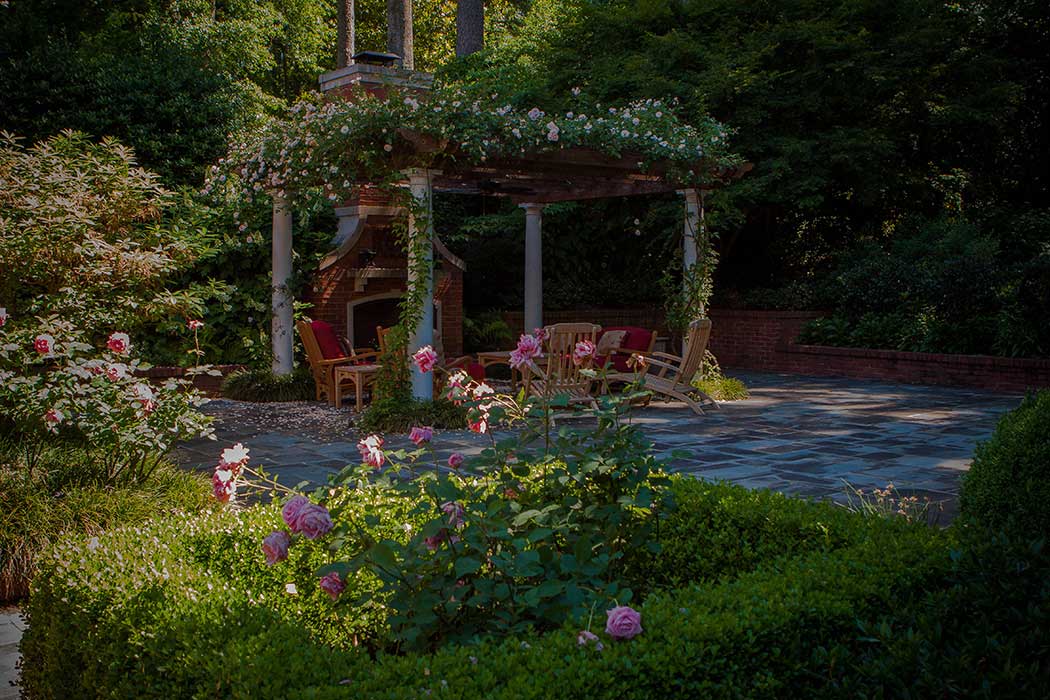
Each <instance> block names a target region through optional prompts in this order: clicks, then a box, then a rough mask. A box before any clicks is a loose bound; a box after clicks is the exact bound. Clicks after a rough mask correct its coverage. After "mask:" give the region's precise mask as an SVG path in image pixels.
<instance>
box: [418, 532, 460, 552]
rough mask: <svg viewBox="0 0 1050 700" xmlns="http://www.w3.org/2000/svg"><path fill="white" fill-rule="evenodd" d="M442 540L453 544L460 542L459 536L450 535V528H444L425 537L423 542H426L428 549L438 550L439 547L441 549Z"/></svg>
mask: <svg viewBox="0 0 1050 700" xmlns="http://www.w3.org/2000/svg"><path fill="white" fill-rule="evenodd" d="M442 542H449V543H451V544H455V543H457V542H459V537H458V536H456V535H452V536H449V534H448V530H445V529H444V528H442V529H441V531H440V532H438V534H436V535H431V536H430V537H424V538H423V544H425V545H426V546H427V549H428V550H430V551H431V552H436V551H437V550H438V549H440V548H441V543H442Z"/></svg>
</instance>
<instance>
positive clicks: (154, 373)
mask: <svg viewBox="0 0 1050 700" xmlns="http://www.w3.org/2000/svg"><path fill="white" fill-rule="evenodd" d="M246 366H247V365H211V367H212V368H213V369H217V370H219V372H221V374H220V375H212V374H198V375H197V376H195V377H193V386H194V387H196V388H197V389H198V390H199V391H202V392H204V393H205V394H207V395H208V396H209V397H216V396H219V394H220V389H221V388H222V382H223V380H224V379H226V377H228V376H229V375H231V374H233V373H234V372H236V371H238V370H242V369H244V368H245V367H246ZM187 369H189V368H187V367H171V366H161V367H150V368H149V369H147V370H143V371H141V372H139V373H138V375H139V376H141V377H145V378H146V379H149V380H150V381H152V382H161V381H163V380H165V379H171V378H172V377H175V378H182V377H185V376H186V371H187Z"/></svg>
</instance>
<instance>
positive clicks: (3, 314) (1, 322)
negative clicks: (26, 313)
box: [0, 306, 10, 328]
mask: <svg viewBox="0 0 1050 700" xmlns="http://www.w3.org/2000/svg"><path fill="white" fill-rule="evenodd" d="M9 318H10V316H8V315H7V309H5V308H4V307H2V306H0V328H3V327H4V326H6V325H7V319H9Z"/></svg>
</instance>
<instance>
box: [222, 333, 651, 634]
mask: <svg viewBox="0 0 1050 700" xmlns="http://www.w3.org/2000/svg"><path fill="white" fill-rule="evenodd" d="M524 338H525V340H523V341H522V344H521V346H519V353H520V354H521V355H522V356H523V357H524V356H528V357H529V358H531V357H535V355H536V354H538V353H539V346H538V344H536V343H535V342H533V341H534V340H535V338H534V337H533V336H524ZM530 339H531V340H530ZM428 351H429V348H423V349H421V350H420V351H419V352H417V353H415V356H414V361H415V362H416V363H417V366H420V367H421V369H425V370H429V369H432V367H433V356H432V353H431V352H428ZM579 354H580V356H581V357H583V356H587V357H589V356H590V355H591V354H593V348H590V349H588V348H582V349H581V350H580V353H579ZM447 386H448V396H449V398H450V399H451V400H453V401H455V402H457V403H462V404H464V405H466V406H467V408H468V415H469V420H470V422H471V427H472V429H473V430H474V431H475V432H478V433H486V432H488V426H489V424H490V423H495V422H511V423H520V424H522V428H523V430H522V432H521V435H522V437H521V438H520V439H516V440H510V441H501V442H496V441H495V439H493V440H492V444H491V446H490V447H489V448H487V449H485V450H484V451H483V452H482V454H481V456H480V457H479V458H476V459H473V460H470V461H467V460H465V459H464V457H463V456H462V455H460V454H453V455H452V456H451V457H450V458H449V459H448V460H447V461H446V462H445V463H444V464H439V463H438V462H437V460H436V458H435V457H434V453H433V450H432V440H433V437H434V434H433V430H432V428H430V427H429V426H415V427H414V428H413V429H412V430H411V433H410V438H411V440H412V442H413V443H414V444H415V445H416V449H414V450H412V451H408V452H406V451H403V450H398V451H387V450H386V449H385V445H384V441H383V439H382V437H380V436H379V435H370V436H367V437H365V438H364V439H362V440H361V441H360V443H359V445H358V447H359V449H360V451H361V461H362V464H361V466H360V467H351V468H348V469H347V470H345V471H344V472H343V473H342V474H341V475H340V476H339V477H338V478H337V479H335V481H334V483H333V484H331V485H330V487H329V488H326V489H321V490H319V491H318V492H317V494H315V496H316V498H317V500H318V503H314V502H312V501H309V500H308V499H306V498H305V497H303V496H301V495H296V496H294V497H292V498H291V499H290V500H289V501H288V502H287V503H286V505H285V507H284V521H285V524H286V525H287V527H288V530H289V532H288V533H278V534H272V535H271V536H270V537H268V538H267V540H266V541H265V542H264V543H263V545H262V546H263V549H264V551H265V552H266V556H267V560H268V561H270V560H272V561H274V562H277V561H279V560H280V559H281V558H282V557H283V556H284V551H285V550H284V549H283V548H284V546H285V544H284V543H285V542H286V541H292V540H291V538H293V537H294V536H295V535H296V534H301V535H302V536H304V537H306V538H308V539H317V538H319V537H325V536H330V537H331V538H332V542H333V547H334V551H335V561H333V562H332V563H331V564H329V565H328V566H325V567H323V568H322V569H321V570H320V571H319V572H318V576H319V577H320V579H321V580H322V581H324V587H325V590H326V591H327V592H328V593H329V595H330V596H331V597H332V598H333V600H336V599H338V600H340V601H341V600H343V598H342V596H341V595H340V594H341V592H342V588H341V585H342V584H343V582H345V581H346V580H347V579H348V578H352V577H354V576H355V575H357V574H358V572H359V571H361V570H362V569H366V570H368V571H370V572H371V573H372V574H373V575H375V576H376V577H378V579H379V580H380V581H381V582H382V585H381V590H380V598H379V599H378V600H381V601H382V604H383V605H384V606H386V608H387V609H388V611H389V616H388V623H389V625H390V634H391V640H390V642H391V647H392V648H394V649H403V650H405V649H432V648H436V647H437V646H440V645H441V644H443V643H445V642H448V641H466V640H469V639H472V638H475V637H478V636H480V635H488V634H498V635H507V634H513V633H521V632H523V631H524V630H526V629H528V628H530V627H534V628H540V629H550V628H554V627H558V626H560V625H562V624H563V623H564V622H565V621H566V620H570V619H571V620H584V619H591V618H593V614H594V612H595V610H596V609H603V610H604V609H606V608H611V610H612V612H611V613H610V618H609V619H610V622H609V625H610V627H609V629H610V630H612V631H611V632H609V633H608V634H609V635H610V636H611V637H612V638H614V639H629V638H631V637H633V636H635V635H637V634H639V633H640V632H641V623H640V618H638V617H637V613H636V612H634V611H633V610H631V609H630V608H628V607H626V604H627V603H628V602H630V601H631V600H632V598H633V596H634V592H633V590H632V588H631V586H630V585H629V584H628V583H627V582H626V580H625V578H624V571H625V565H626V561H625V554H627V553H629V552H631V553H634V554H635V555H637V553H638V552H645V551H647V552H654V551H656V550H657V549H658V545H657V543H656V541H655V539H654V538H653V536H652V535H653V533H654V531H655V528H656V524H657V520H658V519H659V518H660V517H661V516H662V515H663V514H665V513H666V512H667V511H668V510H669V509H670V508H671V505H672V501H671V499H670V496H669V494H668V492H667V490H666V489H665V485H666V476H665V475H664V474H663V473H662V471H661V469H660V466H659V465H658V464H657V462H656V460H655V459H654V458H653V456H652V455H651V454H650V452H649V443H648V442H647V441H646V440H645V438H644V437H643V436H642V434H641V433H640V432H639V431H637V430H635V429H634V428H632V427H631V426H630V425H629V424H628V423H627V422H626V421H625V420H624V414H625V411H626V407H627V404H628V403H629V398H628V399H624V398H619V397H617V398H613V397H605V398H603V407H602V410H600V411H599V412H598V415H597V419H598V423H597V426H596V428H595V429H594V430H580V431H574V430H567V429H564V428H563V429H561V430H558V431H556V432H555V431H554V430H553V425H554V421H555V418H554V415H553V411H554V409H555V407H556V406H558V405H560V404H559V402H558V401H557V400H556V399H554V398H553V397H545V398H530V399H525V398H523V397H522V398H520V399H514V398H512V397H509V396H501V395H498V394H496V393H495V392H494V391H493V390H492V388H491V387H488V386H487V385H485V384H483V383H482V384H479V383H477V382H474V381H472V380H469V379H468V378H467V377H466V375H465V374H463V373H462V372H457V373H455V374H453V375H452V376H451V377H449V380H448V383H447ZM628 396H629V397H630V396H631V392H628ZM227 461H228V460H225V459H224V460H223V462H222V463H220V465H219V470H222V472H223V474H224V477H223V478H224V479H225V478H226V476H225V475H227V474H231V473H234V472H235V471H236V470H233V471H231V470H229V469H228V467H227V466H225V465H226V462H227ZM216 473H217V474H218V473H219V471H217V472H216ZM351 494H352V500H353V502H354V503H355V504H358V505H357V507H355V509H354V510H353V511H350V510H348V509H347V503H348V500H349V499H350V498H351ZM217 495H219V497H220V498H222V497H223V493H217ZM361 502H365V503H368V502H384V503H390V502H395V503H398V504H400V505H399V506H398V509H399V510H400V511H401V512H403V513H404V521H403V522H404V527H403V529H402V531H401V532H400V534H399V536H397V537H386V538H382V539H379V540H375V539H373V538H371V537H370V536H369V532H370V531H371V529H372V527H373V526H374V522H373V520H372V519H374V518H375V517H377V516H370V515H365V516H364V520H363V521H362V520H361V518H360V515H359V504H360V503H361ZM365 512H366V513H367V512H368V510H367V509H366V511H365ZM286 537H287V538H289V539H288V540H286V539H285V538H286ZM337 543H338V544H337ZM345 543H356V545H355V546H341V544H345ZM292 546H293V547H294V546H295V545H294V542H293V543H292ZM378 600H377V598H376V596H375V595H374V594H373V593H371V592H369V593H368V594H367V595H365V596H364V597H362V598H359V599H358V600H357V601H350V602H351V603H354V602H356V604H357V605H368V606H372V605H376V604H377V603H378Z"/></svg>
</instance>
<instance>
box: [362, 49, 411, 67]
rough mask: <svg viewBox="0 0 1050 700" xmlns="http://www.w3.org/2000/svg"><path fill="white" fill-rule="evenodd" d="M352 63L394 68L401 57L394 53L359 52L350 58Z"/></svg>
mask: <svg viewBox="0 0 1050 700" xmlns="http://www.w3.org/2000/svg"><path fill="white" fill-rule="evenodd" d="M352 60H353V62H354V63H364V64H367V65H371V66H388V67H391V68H393V67H396V66H397V64H398V63H400V62H401V57H400V56H398V55H397V54H396V53H383V52H382V51H359V52H358V53H355V54H354V55H353V56H352Z"/></svg>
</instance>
